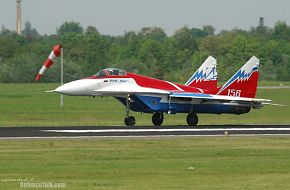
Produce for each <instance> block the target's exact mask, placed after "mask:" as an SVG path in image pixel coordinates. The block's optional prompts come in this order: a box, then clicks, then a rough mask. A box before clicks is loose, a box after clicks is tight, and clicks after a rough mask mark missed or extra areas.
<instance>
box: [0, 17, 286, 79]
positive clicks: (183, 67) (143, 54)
mask: <svg viewBox="0 0 290 190" xmlns="http://www.w3.org/2000/svg"><path fill="white" fill-rule="evenodd" d="M58 43H60V44H62V46H63V49H64V64H65V67H64V68H65V69H64V73H65V77H64V78H65V81H66V82H68V81H71V80H74V79H79V78H83V77H87V76H91V75H93V74H94V73H96V70H100V69H103V68H107V67H116V68H120V69H124V70H127V71H130V72H136V73H139V74H143V75H148V76H151V77H156V78H160V79H165V80H170V81H175V82H181V83H184V82H186V80H187V79H188V78H189V77H190V76H191V75H192V74H193V72H194V71H195V70H196V69H197V68H198V67H199V66H200V65H201V63H202V62H203V61H204V60H205V59H206V58H207V57H208V56H209V55H211V56H214V57H215V58H216V59H217V61H218V73H219V75H218V79H219V81H226V80H228V79H229V78H230V77H231V76H232V75H233V74H234V73H235V72H236V71H237V70H238V68H240V67H241V66H242V65H243V64H244V63H245V62H246V61H247V60H248V59H249V58H250V57H251V56H253V55H255V56H257V57H258V58H259V59H260V80H269V81H275V80H282V81H286V80H290V26H288V25H287V23H286V22H282V21H278V22H277V23H276V24H275V26H274V27H273V28H270V27H268V26H266V25H265V24H264V19H263V18H260V20H259V22H258V24H257V26H255V27H251V29H249V30H241V29H238V28H235V29H232V30H223V31H220V32H218V33H215V29H214V28H213V27H212V26H211V25H206V26H203V27H202V28H189V27H187V26H184V27H181V28H179V29H177V30H176V31H175V33H174V34H173V35H172V36H168V35H167V34H166V33H165V31H164V29H162V28H160V27H144V28H142V29H141V30H140V31H129V32H125V33H124V34H123V35H119V36H110V35H103V34H100V32H99V31H98V30H97V28H96V27H95V26H88V27H86V28H84V27H83V26H81V25H80V23H78V22H73V21H70V22H64V23H63V24H62V25H61V26H59V27H58V28H57V30H56V34H53V35H40V34H39V33H38V32H37V30H36V29H35V28H33V27H32V26H31V24H30V23H29V22H26V23H25V27H24V30H23V31H22V35H18V34H16V33H15V32H14V31H11V30H9V29H7V28H5V27H2V30H1V33H0V82H13V83H30V82H34V79H35V76H36V74H37V72H38V70H39V68H40V67H41V66H42V64H43V62H44V61H45V59H46V58H47V57H48V55H49V53H50V51H51V49H52V47H53V46H54V45H55V44H58ZM59 70H60V64H58V63H56V64H54V65H53V66H52V67H51V68H50V69H49V70H48V71H47V72H46V73H45V76H44V77H43V78H42V79H41V80H42V81H43V82H59V81H60V71H59Z"/></svg>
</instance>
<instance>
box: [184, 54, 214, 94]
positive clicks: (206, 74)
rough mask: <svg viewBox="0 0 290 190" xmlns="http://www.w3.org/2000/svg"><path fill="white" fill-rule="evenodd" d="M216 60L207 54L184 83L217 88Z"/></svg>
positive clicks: (205, 88) (203, 87) (198, 86)
mask: <svg viewBox="0 0 290 190" xmlns="http://www.w3.org/2000/svg"><path fill="white" fill-rule="evenodd" d="M216 67H217V61H216V59H215V58H213V57H212V56H209V57H208V58H207V59H206V60H205V61H204V63H203V64H202V65H201V66H200V67H199V68H198V70H197V71H196V72H195V73H194V74H193V75H192V76H191V77H190V79H189V80H188V81H187V82H186V83H185V85H186V86H190V87H195V88H201V89H204V90H213V89H216V88H217V70H216Z"/></svg>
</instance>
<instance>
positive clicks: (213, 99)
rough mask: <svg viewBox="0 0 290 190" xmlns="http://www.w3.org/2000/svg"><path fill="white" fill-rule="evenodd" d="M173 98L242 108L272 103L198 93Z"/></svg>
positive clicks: (174, 95)
mask: <svg viewBox="0 0 290 190" xmlns="http://www.w3.org/2000/svg"><path fill="white" fill-rule="evenodd" d="M170 97H172V98H177V99H178V98H186V99H192V100H200V103H201V104H202V103H227V104H233V105H241V106H249V107H251V106H261V105H266V104H269V103H270V102H272V100H268V99H257V98H244V97H235V96H223V95H211V94H198V93H172V94H170Z"/></svg>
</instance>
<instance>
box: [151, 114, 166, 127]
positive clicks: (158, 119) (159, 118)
mask: <svg viewBox="0 0 290 190" xmlns="http://www.w3.org/2000/svg"><path fill="white" fill-rule="evenodd" d="M163 119H164V116H163V113H161V112H156V113H154V114H153V115H152V123H153V125H155V126H160V125H161V124H162V123H163Z"/></svg>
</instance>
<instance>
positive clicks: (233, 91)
mask: <svg viewBox="0 0 290 190" xmlns="http://www.w3.org/2000/svg"><path fill="white" fill-rule="evenodd" d="M228 96H236V97H240V96H241V90H236V89H228Z"/></svg>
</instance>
